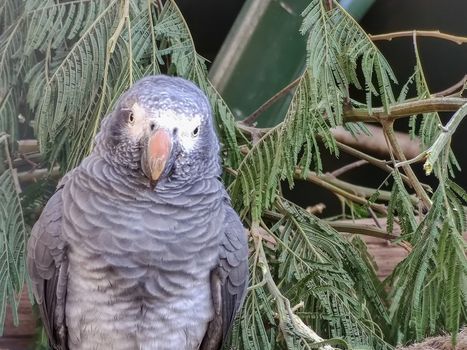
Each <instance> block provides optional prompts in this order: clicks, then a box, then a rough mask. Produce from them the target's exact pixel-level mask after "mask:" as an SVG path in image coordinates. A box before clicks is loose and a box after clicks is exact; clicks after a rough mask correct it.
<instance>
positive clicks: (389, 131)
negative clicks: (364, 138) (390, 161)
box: [382, 122, 432, 209]
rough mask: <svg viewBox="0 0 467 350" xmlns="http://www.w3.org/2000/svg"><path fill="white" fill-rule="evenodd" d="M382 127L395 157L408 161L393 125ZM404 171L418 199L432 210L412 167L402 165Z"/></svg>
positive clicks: (385, 124) (387, 123)
mask: <svg viewBox="0 0 467 350" xmlns="http://www.w3.org/2000/svg"><path fill="white" fill-rule="evenodd" d="M382 125H383V129H384V131H385V134H386V136H387V138H388V141H389V143H390V144H391V147H392V150H393V152H394V155H395V156H396V157H397V159H398V160H400V161H402V162H405V161H407V159H406V158H405V156H404V152H402V149H401V146H400V145H399V142H398V141H397V138H396V136H395V134H394V128H393V123H392V122H385V123H382ZM402 169H403V170H404V172H405V174H406V175H407V177H408V178H409V180H410V183H411V186H412V188H413V189H414V190H415V193H416V194H417V196H418V198H420V200H421V201H422V202H423V204H424V206H425V207H426V208H427V209H430V208H431V204H432V203H431V200H430V197H429V196H428V194H427V193H426V192H425V190H424V188H423V187H422V185H421V183H420V181H419V180H418V178H417V176H416V175H415V173H414V172H413V170H412V168H411V167H410V165H408V164H405V165H402Z"/></svg>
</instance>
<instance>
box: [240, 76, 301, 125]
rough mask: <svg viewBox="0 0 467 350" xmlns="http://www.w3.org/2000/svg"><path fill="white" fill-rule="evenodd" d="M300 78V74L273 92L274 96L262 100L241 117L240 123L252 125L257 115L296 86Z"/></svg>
mask: <svg viewBox="0 0 467 350" xmlns="http://www.w3.org/2000/svg"><path fill="white" fill-rule="evenodd" d="M301 78H302V76H300V77H298V78H297V79H295V80H294V81H292V82H291V83H290V84H288V85H287V86H285V87H284V88H282V90H280V91H279V92H277V93H276V94H274V96H272V97H271V98H270V99H269V100H267V101H266V102H264V103H263V104H262V105H261V106H260V107H259V108H258V109H257V110H256V111H254V112H253V113H251V114H250V115H249V116H248V117H246V118H245V119H243V120H242V123H243V124H245V125H248V126H250V125H253V123H254V122H255V121H256V119H258V117H259V116H260V115H261V114H262V113H263V112H265V111H266V110H267V109H268V108H269V107H271V106H272V105H273V104H274V102H276V101H277V100H278V99H280V98H281V97H282V96H284V95H287V94H288V93H289V92H290V90H292V89H293V88H294V87H295V86H297V85H298V83H299V82H300V80H301Z"/></svg>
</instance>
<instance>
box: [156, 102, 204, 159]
mask: <svg viewBox="0 0 467 350" xmlns="http://www.w3.org/2000/svg"><path fill="white" fill-rule="evenodd" d="M158 113H159V115H158V116H157V117H156V118H154V122H156V124H157V126H158V127H161V128H164V129H166V130H168V131H169V132H173V130H175V129H177V136H178V139H179V141H180V145H181V146H182V148H183V149H184V150H185V151H191V150H193V149H194V148H195V145H196V142H198V137H197V135H199V131H200V130H199V128H200V127H201V116H199V115H194V116H192V117H191V118H190V119H188V118H186V117H183V116H181V115H180V114H178V113H176V112H174V111H172V110H162V111H159V112H158ZM196 128H198V133H197V135H196V136H195V135H194V133H193V132H194V131H195V129H196Z"/></svg>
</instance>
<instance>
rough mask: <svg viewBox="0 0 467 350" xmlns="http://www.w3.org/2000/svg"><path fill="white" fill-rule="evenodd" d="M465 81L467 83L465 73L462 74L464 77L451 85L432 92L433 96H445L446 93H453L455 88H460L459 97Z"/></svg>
mask: <svg viewBox="0 0 467 350" xmlns="http://www.w3.org/2000/svg"><path fill="white" fill-rule="evenodd" d="M466 83H467V74H466V75H464V77H463V78H462V79H461V80H459V81H458V82H457V83H455V84H454V85H453V86H451V87H449V88H447V89H446V90H443V91H440V92H437V93H435V94H433V96H435V97H441V96H447V95H451V94H453V93H454V92H456V91H457V90H461V92H460V94H459V97H461V95H462V92H463V90H462V88H463V87H464V86H465V84H466Z"/></svg>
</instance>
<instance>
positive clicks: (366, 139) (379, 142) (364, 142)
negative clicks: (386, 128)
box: [331, 124, 421, 158]
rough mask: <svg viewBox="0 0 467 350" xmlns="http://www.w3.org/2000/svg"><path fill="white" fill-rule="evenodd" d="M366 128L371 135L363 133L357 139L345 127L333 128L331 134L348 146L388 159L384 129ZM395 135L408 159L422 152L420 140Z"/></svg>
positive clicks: (405, 134)
mask: <svg viewBox="0 0 467 350" xmlns="http://www.w3.org/2000/svg"><path fill="white" fill-rule="evenodd" d="M365 127H366V129H367V130H368V131H369V134H370V135H367V134H364V133H362V134H360V135H358V136H357V137H356V136H355V135H353V134H352V133H351V132H350V131H348V130H346V129H345V128H344V127H343V126H338V127H335V128H332V129H331V132H332V135H333V136H334V138H335V139H336V140H337V141H340V142H342V143H344V144H346V145H348V146H352V147H355V148H357V149H359V150H362V151H368V152H370V153H371V154H378V155H380V156H382V157H388V156H389V149H388V145H387V143H386V142H385V140H384V132H383V129H382V128H381V127H380V126H377V125H373V124H366V125H365ZM395 133H396V136H397V139H398V140H399V144H400V145H401V147H402V149H403V150H404V154H405V156H406V157H407V158H413V157H415V156H416V155H417V154H419V153H420V152H421V147H420V142H419V140H414V139H412V138H411V137H410V136H409V135H408V134H407V133H403V132H398V131H396V132H395Z"/></svg>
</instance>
